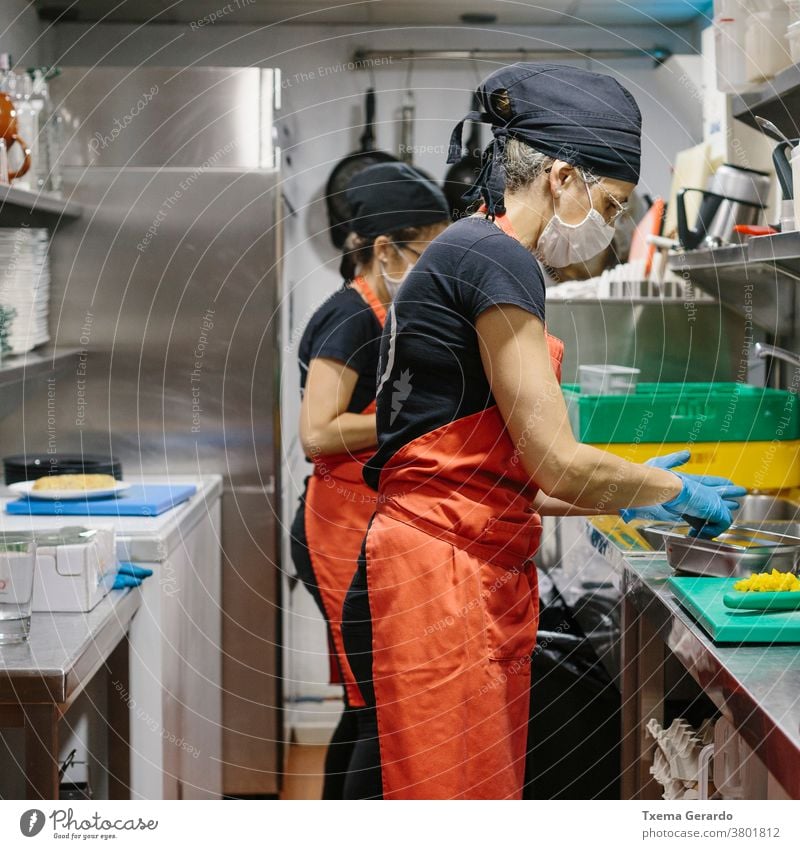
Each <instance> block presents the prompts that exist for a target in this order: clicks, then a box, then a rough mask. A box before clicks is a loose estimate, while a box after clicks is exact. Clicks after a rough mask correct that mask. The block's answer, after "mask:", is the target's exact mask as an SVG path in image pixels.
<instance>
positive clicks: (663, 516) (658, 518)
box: [619, 449, 692, 522]
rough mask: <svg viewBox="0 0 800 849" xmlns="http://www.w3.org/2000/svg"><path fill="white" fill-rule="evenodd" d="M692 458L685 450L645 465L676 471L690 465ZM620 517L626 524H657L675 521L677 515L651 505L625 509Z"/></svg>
mask: <svg viewBox="0 0 800 849" xmlns="http://www.w3.org/2000/svg"><path fill="white" fill-rule="evenodd" d="M691 456H692V454H691V452H690V451H688V450H685V449H684V450H683V451H674V452H673V453H672V454H664V455H663V456H662V457H651V458H650V459H649V460H646V461H645V463H644V465H645V466H652V467H653V468H655V469H674V468H675V467H676V466H682V465H683V464H684V463H688V462H689V458H690V457H691ZM619 515H620V516H622V518H623V519H624V520H625V521H626V522H630V520H631V519H648V520H650V521H655V522H674V521H675V514H674V513H672V512H670V511H669V510H667V509H666V508H665V507H662V506H661V505H660V504H651V505H650V506H649V507H623V508H622V510H620V511H619Z"/></svg>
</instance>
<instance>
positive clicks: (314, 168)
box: [50, 24, 700, 694]
mask: <svg viewBox="0 0 800 849" xmlns="http://www.w3.org/2000/svg"><path fill="white" fill-rule="evenodd" d="M693 37H694V34H693V32H692V31H691V30H689V29H687V30H685V31H683V32H680V31H678V32H676V31H670V30H667V29H664V28H661V27H658V26H653V27H650V28H630V27H629V28H619V29H618V30H616V31H615V32H610V31H605V30H600V29H592V28H589V27H582V26H574V25H571V26H564V27H539V28H536V29H528V30H524V29H516V30H514V31H500V30H496V31H493V32H492V31H489V32H483V31H480V30H477V29H474V28H465V27H427V28H416V29H415V28H397V27H395V28H385V29H382V30H372V31H368V32H367V31H361V32H359V31H354V30H353V29H352V28H348V27H343V26H326V27H321V26H319V27H318V26H310V25H309V26H292V25H279V26H270V27H243V26H237V25H222V24H216V25H214V26H207V27H203V28H200V29H197V28H192V27H190V26H188V25H177V24H176V25H150V26H135V25H102V26H94V27H91V28H88V27H87V26H84V25H77V24H64V25H59V26H57V27H56V31H55V38H54V41H53V44H52V48H51V50H52V52H51V56H50V58H51V59H52V61H54V62H56V63H58V64H65V65H94V64H113V65H126V66H134V65H138V64H155V65H188V64H199V65H222V66H247V65H260V66H271V67H278V68H280V69H281V70H282V72H283V79H284V86H283V98H284V101H283V109H282V112H281V113H280V114H281V119H280V124H279V143H280V145H281V146H282V147H283V148H284V151H285V153H284V163H283V170H284V174H285V184H284V190H285V194H286V196H287V198H288V199H289V201H290V202H291V204H292V206H293V207H294V209H295V210H296V215H295V216H294V217H289V218H288V219H287V221H286V226H285V244H286V260H285V289H286V295H287V300H286V309H285V321H286V336H285V341H286V343H287V345H286V352H287V355H286V362H285V363H284V369H283V377H284V394H283V405H282V406H283V413H284V430H285V435H284V444H285V447H286V455H287V456H286V468H285V481H286V482H287V484H288V486H289V488H290V490H293V491H295V492H296V490H297V489H298V488H299V487H300V486H301V485H302V479H303V477H304V475H305V474H307V466H306V464H305V461H304V460H303V457H302V452H301V451H300V450H299V449H298V444H297V439H296V424H295V423H296V419H297V413H298V405H299V399H298V391H297V385H298V382H297V381H298V374H297V367H296V363H295V350H294V343H296V341H297V340H298V339H299V332H300V331H301V330H302V326H303V324H304V323H305V321H306V320H307V318H308V316H309V315H310V313H311V312H312V311H313V309H314V308H315V307H316V306H317V305H318V304H319V303H320V302H321V301H322V300H323V299H324V298H325V297H326V296H327V295H328V294H329V293H330V292H331V291H332V290H333V289H334V288H335V287H336V286H338V285H339V282H340V281H339V279H338V275H337V266H338V258H337V255H336V253H335V251H334V250H333V248H332V246H331V244H330V242H329V239H328V236H327V232H326V227H327V222H326V217H325V210H324V203H323V190H324V186H325V182H326V179H327V177H328V174H329V172H330V171H331V169H332V167H333V165H334V164H335V163H336V162H337V161H338V159H339V158H340V157H342V156H343V155H345V154H346V153H348V152H349V151H351V150H354V149H356V148H357V146H358V137H359V135H360V132H361V126H360V122H361V119H362V109H363V106H362V104H363V92H364V90H365V89H366V88H367V87H368V85H370V83H374V85H375V87H376V89H377V90H378V127H377V137H378V146H379V147H381V148H384V149H388V150H393V151H395V152H396V150H397V145H398V143H399V125H398V122H397V117H398V112H399V108H400V104H401V100H402V97H403V93H404V91H405V89H406V86H407V84H408V82H409V81H410V85H411V86H412V87H413V89H414V92H415V97H416V107H417V121H416V126H415V143H416V145H418V146H420V153H419V155H418V156H417V157H416V158H415V164H417V165H419V166H420V167H422V168H424V169H425V170H427V171H428V172H429V173H430V174H432V175H433V176H435V177H436V178H441V177H442V175H443V174H444V171H445V169H446V165H445V157H446V145H447V141H448V138H449V134H450V130H451V129H452V126H453V124H454V123H455V122H456V121H457V120H459V119H460V118H461V117H462V115H463V114H464V113H465V112H466V111H467V110H468V106H469V92H470V91H471V89H472V88H474V86H475V84H476V83H477V82H478V81H479V79H481V78H482V77H483V76H485V75H486V74H487V73H489V72H490V71H491V70H492V69H493V68H494V67H496V66H497V65H498V64H499V63H496V62H494V63H490V62H485V61H484V62H480V63H479V62H475V61H468V62H459V63H454V62H444V61H439V62H435V63H434V62H422V61H418V62H416V63H414V64H413V65H412V66H411V67H410V68H409V66H408V64H407V63H397V62H396V63H393V64H389V65H383V66H379V67H376V68H374V69H373V71H372V72H371V73H370V72H366V71H353V70H347V69H342V68H341V65H342V63H347V62H348V61H349V60H350V58H351V56H352V53H353V51H354V49H355V48H357V47H363V46H368V47H373V48H419V49H422V48H426V47H429V48H441V47H453V48H456V47H459V48H466V49H469V48H473V47H485V48H488V47H492V48H518V47H521V46H524V47H528V48H536V47H540V48H544V47H550V48H552V47H571V48H573V49H578V50H580V49H585V48H587V47H592V48H600V47H617V48H620V47H625V48H630V47H643V48H652V47H654V46H655V45H661V46H666V47H669V48H671V49H672V50H674V51H675V52H676V53H690V52H693V50H694V48H693V45H692V43H690V39H691V38H693ZM579 61H580V60H579ZM582 64H584V65H587V66H589V67H591V68H593V69H595V70H599V71H602V70H607V71H610V72H613V73H615V74H616V75H617V76H618V78H619V79H620V81H622V82H623V83H624V84H625V85H626V86H628V87H629V88H630V89H631V91H632V92H633V94H634V95H635V97H636V98H637V100H638V101H639V104H640V106H641V109H642V113H643V117H644V143H643V144H644V153H643V175H642V184H641V185H642V189H643V190H644V191H647V192H650V193H652V194H666V193H667V192H668V190H669V184H670V167H671V164H672V162H673V158H674V154H675V152H676V151H677V150H680V149H681V148H684V147H687V146H689V145H691V144H694V143H695V142H696V141H698V139H699V136H700V114H699V109H700V107H699V103H697V102H696V101H694V100H693V99H692V97H691V96H689V95H688V94H687V91H686V90H685V85H684V86H682V85H681V84H680V83H679V78H680V69H679V68H678V67H677V66H676V65H675V64H673V63H668V64H667V65H665V66H663V67H661V68H659V69H656V68H655V67H654V66H653V63H652V62H651V61H650V60H648V59H646V58H642V59H626V60H619V61H615V62H613V63H612V64H611V65H610V66H609V67H608V68H604V67H603V66H602V65H601V64H600V63H599V62H588V61H585V60H584V61H582ZM484 138H485V139H486V140H488V132H487V133H486V134H485V135H484ZM290 506H291V509H293V508H294V496H293V497H291V498H290ZM287 518H288V513H287ZM286 562H287V563H288V560H287V561H286ZM295 596H296V604H295V605H294V606H293V609H292V615H291V616H289V617H287V619H288V622H289V625H288V627H289V628H291V629H292V636H291V642H292V647H293V653H292V657H291V660H290V664H291V665H290V666H289V668H288V669H287V672H288V675H289V677H290V678H292V677H295V678H297V679H300V680H302V681H303V682H307V683H306V684H304V685H302V686H298V687H295V686H294V685H293V684H292V683H291V682H289V683H288V684H287V691H288V692H289V693H292V692H293V691H294V692H296V691H299V692H303V693H320V694H322V693H325V692H328V690H327V688H326V687H324V686H319V685H320V684H321V683H322V682H324V681H325V676H326V674H327V663H326V661H325V653H324V647H325V642H324V637H323V632H322V627H321V623H320V622H319V619H318V617H317V615H316V611H315V609H314V607H313V604H312V602H311V600H310V598H309V597H308V596H307V594H306V593H304V592H301V593H295ZM310 682H317V685H314V684H313V683H310Z"/></svg>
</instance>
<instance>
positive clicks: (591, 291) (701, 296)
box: [546, 252, 714, 302]
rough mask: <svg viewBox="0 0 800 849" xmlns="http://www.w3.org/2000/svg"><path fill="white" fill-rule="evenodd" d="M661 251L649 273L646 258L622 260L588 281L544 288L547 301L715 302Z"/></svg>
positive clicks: (571, 281) (655, 257) (569, 282)
mask: <svg viewBox="0 0 800 849" xmlns="http://www.w3.org/2000/svg"><path fill="white" fill-rule="evenodd" d="M662 257H663V254H662V253H661V252H657V253H656V254H655V256H654V257H653V264H652V267H651V269H650V272H649V274H648V273H645V261H644V260H635V261H633V262H622V263H620V264H619V265H616V266H614V267H613V268H607V269H606V270H605V271H604V272H603V273H602V274H600V275H598V276H597V277H590V278H589V279H588V280H570V281H567V282H565V283H558V284H556V285H555V286H548V287H547V293H546V294H547V298H548V299H550V300H568V299H569V300H572V299H575V298H604V299H605V298H610V299H614V298H619V299H624V300H629V299H630V298H645V299H652V300H657V301H661V300H682V301H692V302H697V301H714V298H713V297H712V296H711V295H709V294H708V293H707V292H704V291H702V290H701V289H698V288H697V287H696V286H694V285H693V284H692V283H691V282H690V281H689V280H686V279H685V278H684V277H683V275H682V274H677V273H676V272H674V271H672V270H670V269H669V268H667V267H666V260H665V259H663V258H662Z"/></svg>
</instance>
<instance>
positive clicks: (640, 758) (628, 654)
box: [621, 597, 666, 799]
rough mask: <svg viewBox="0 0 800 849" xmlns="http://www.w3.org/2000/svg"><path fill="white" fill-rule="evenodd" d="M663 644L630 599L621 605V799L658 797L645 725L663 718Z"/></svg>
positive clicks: (664, 648) (659, 787)
mask: <svg viewBox="0 0 800 849" xmlns="http://www.w3.org/2000/svg"><path fill="white" fill-rule="evenodd" d="M665 656H666V646H665V645H664V642H663V640H662V639H661V637H660V636H659V635H658V632H657V631H656V630H655V629H654V628H653V627H651V626H650V624H649V623H648V621H647V619H646V617H644V616H642V615H641V614H640V613H639V611H638V610H637V609H636V607H635V606H634V605H633V604H632V603H631V601H630V600H629V599H628V598H627V597H625V598H624V599H623V606H622V677H621V685H622V781H621V786H622V798H623V799H660V798H661V793H662V788H661V786H660V785H659V784H658V783H657V782H656V781H654V780H653V778H652V776H651V775H650V765H651V764H652V757H653V752H652V748H653V745H654V741H653V740H651V739H650V738H649V736H648V734H647V730H646V726H647V723H648V722H649V721H650V719H651V718H653V717H655V719H657V720H658V722H659V723H663V721H664V660H665Z"/></svg>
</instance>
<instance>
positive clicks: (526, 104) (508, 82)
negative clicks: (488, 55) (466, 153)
mask: <svg viewBox="0 0 800 849" xmlns="http://www.w3.org/2000/svg"><path fill="white" fill-rule="evenodd" d="M500 92H503V93H505V95H506V96H507V102H508V108H507V109H506V108H504V106H503V105H502V102H501V101H500V99H499V98H498V97H497V96H496V95H497V94H498V93H500ZM477 94H478V98H479V100H480V103H481V109H482V111H481V112H470V113H469V115H467V116H466V117H465V118H464V119H463V120H462V121H461V122H459V123H458V124H457V125H456V127H455V129H454V130H453V134H452V136H451V137H450V150H449V153H448V157H447V161H448V162H457V161H458V159H459V158H460V157H461V148H462V142H461V136H462V130H463V127H464V121H467V120H469V121H481V122H482V123H488V124H491V127H492V134H493V135H494V141H493V142H492V144H491V145H490V146H489V148H487V150H486V152H485V153H484V161H483V168H482V169H481V172H480V174H479V175H478V178H477V181H476V183H475V186H473V188H472V189H471V190H470V191H469V192H467V194H465V195H464V198H465V199H467V200H476V199H477V198H478V197H482V198H483V201H484V203H486V206H487V209H488V212H489V215H491V216H494V215H495V213H502V212H503V211H504V209H505V207H504V206H503V190H504V175H503V166H502V160H503V153H504V151H505V145H506V139H508V138H514V139H519V140H520V141H522V142H524V143H525V144H527V145H530V146H531V147H532V148H534V149H535V150H538V151H540V152H541V153H544V154H545V155H547V156H550V157H552V158H553V159H560V160H562V161H563V162H569V163H570V164H571V165H578V166H580V167H584V168H587V169H589V170H591V171H592V172H593V173H594V174H596V175H597V176H598V177H611V178H614V179H618V180H626V181H628V182H631V183H638V182H639V164H640V159H641V139H642V116H641V113H640V112H639V107H638V106H637V105H636V101H635V100H634V99H633V95H632V94H631V93H630V92H629V91H628V90H627V89H626V88H623V86H621V85H620V84H619V83H618V82H617V81H616V80H615V79H614V78H613V77H609V76H608V75H606V74H598V73H595V72H594V71H586V70H584V69H583V68H573V67H570V66H569V65H551V64H546V63H541V62H519V63H517V64H516V65H510V66H508V67H506V68H501V69H500V70H498V71H495V72H494V73H493V74H490V75H489V76H488V77H487V78H486V79H485V80H484V81H483V82H482V83H481V84H480V86H479V87H478V90H477ZM493 95H495V96H493Z"/></svg>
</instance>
